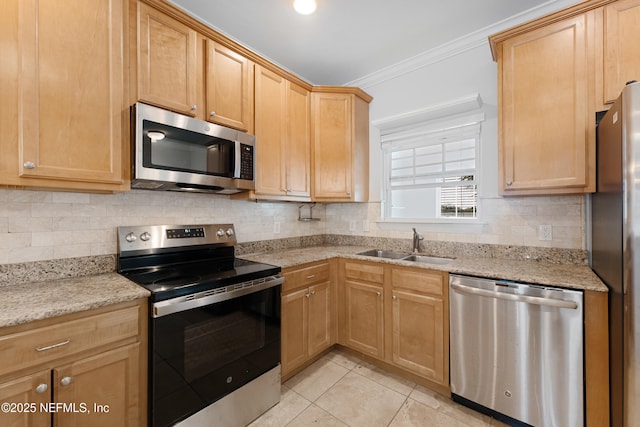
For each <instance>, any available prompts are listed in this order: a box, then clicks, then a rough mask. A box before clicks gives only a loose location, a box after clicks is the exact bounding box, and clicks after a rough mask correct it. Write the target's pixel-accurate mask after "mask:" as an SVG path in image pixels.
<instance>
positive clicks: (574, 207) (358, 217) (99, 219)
mask: <svg viewBox="0 0 640 427" xmlns="http://www.w3.org/2000/svg"><path fill="white" fill-rule="evenodd" d="M299 205H300V204H298V203H269V202H251V201H247V200H237V199H231V198H230V197H228V196H211V195H204V194H187V193H171V192H157V191H146V190H133V191H130V192H126V193H119V194H86V193H67V192H51V191H30V190H13V189H0V264H13V263H23V262H31V261H43V260H50V259H61V258H76V257H84V256H100V255H111V254H115V253H116V251H117V241H116V228H117V227H118V226H120V225H144V224H194V223H227V222H229V223H233V224H235V226H236V231H237V238H238V241H239V242H240V243H245V242H247V243H248V244H249V243H250V242H256V241H264V240H279V239H287V238H304V237H305V236H319V235H323V234H330V235H352V236H357V235H360V236H365V237H383V238H400V239H404V238H409V237H410V230H411V225H407V224H400V225H399V224H394V225H393V226H392V227H389V226H388V225H386V224H384V223H380V222H379V213H380V204H379V203H357V204H356V203H354V204H351V203H342V204H326V205H321V204H318V205H317V206H316V207H315V208H314V209H313V216H314V217H316V218H320V221H310V222H304V221H298V215H299V210H298V207H299ZM583 205H584V198H583V197H582V196H561V197H529V198H526V197H522V198H492V199H483V200H481V207H482V212H483V215H482V218H481V221H480V223H479V224H477V225H475V226H474V227H473V230H472V231H465V230H462V231H461V230H456V229H455V228H453V229H452V228H451V227H439V226H437V225H430V226H424V227H421V226H418V228H419V229H420V231H421V232H423V234H424V236H425V239H426V240H429V241H451V242H469V243H480V244H498V245H520V246H539V247H557V248H566V249H584V207H583ZM307 214H308V209H306V210H305V209H303V215H307ZM542 224H548V225H551V226H552V228H553V239H552V240H549V241H541V240H539V239H538V227H539V225H542ZM309 240H310V241H313V238H310V239H309Z"/></svg>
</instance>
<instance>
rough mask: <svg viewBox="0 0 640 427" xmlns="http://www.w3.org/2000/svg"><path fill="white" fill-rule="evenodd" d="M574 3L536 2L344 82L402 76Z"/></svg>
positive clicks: (372, 82)
mask: <svg viewBox="0 0 640 427" xmlns="http://www.w3.org/2000/svg"><path fill="white" fill-rule="evenodd" d="M575 3H576V0H550V1H547V2H545V3H543V4H541V5H539V6H536V7H534V8H531V9H529V10H526V11H524V12H522V13H519V14H517V15H514V16H512V17H510V18H508V19H504V20H502V21H499V22H496V23H495V24H492V25H489V26H487V27H484V28H481V29H480V30H477V31H474V32H472V33H469V34H467V35H465V36H462V37H460V38H457V39H455V40H452V41H451V42H448V43H445V44H442V45H440V46H438V47H435V48H433V49H430V50H427V51H425V52H423V53H420V54H418V55H416V56H413V57H411V58H408V59H406V60H404V61H400V62H398V63H396V64H394V65H391V66H389V67H385V68H383V69H381V70H379V71H376V72H374V73H371V74H368V75H366V76H364V77H361V78H359V79H356V80H353V81H351V82H348V83H345V86H356V87H360V88H362V89H367V88H370V87H372V86H376V85H379V84H381V83H384V82H386V81H388V80H392V79H395V78H398V77H401V76H403V75H405V74H408V73H411V72H413V71H416V70H418V69H420V68H423V67H427V66H429V65H432V64H436V63H438V62H442V61H444V60H446V59H449V58H452V57H454V56H457V55H460V54H462V53H465V52H468V51H470V50H473V49H477V48H480V47H483V46H487V49H488V48H489V41H488V40H489V36H490V35H492V34H495V33H498V32H501V31H504V30H506V29H508V28H511V27H514V26H516V25H520V24H522V23H524V22H527V21H531V20H533V19H537V18H540V17H541V16H544V15H546V14H549V13H553V12H556V11H558V10H559V9H562V8H564V7H568V6H571V5H573V4H575Z"/></svg>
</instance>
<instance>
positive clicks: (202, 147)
mask: <svg viewBox="0 0 640 427" xmlns="http://www.w3.org/2000/svg"><path fill="white" fill-rule="evenodd" d="M131 121H132V123H131V130H132V134H133V135H132V138H131V141H132V144H131V145H132V162H131V165H132V171H131V187H132V188H143V189H148V190H171V191H193V192H210V193H218V194H233V193H238V192H241V191H246V190H253V189H254V188H255V181H254V167H255V136H253V135H249V134H246V133H244V132H240V131H237V130H234V129H231V128H226V127H224V126H219V125H216V124H213V123H209V122H205V121H202V120H197V119H194V118H192V117H187V116H184V115H182V114H177V113H174V112H171V111H167V110H164V109H162V108H157V107H152V106H150V105H146V104H142V103H139V102H138V103H136V104H134V105H133V106H132V107H131Z"/></svg>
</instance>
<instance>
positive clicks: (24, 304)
mask: <svg viewBox="0 0 640 427" xmlns="http://www.w3.org/2000/svg"><path fill="white" fill-rule="evenodd" d="M149 295H150V293H149V291H147V290H146V289H144V288H143V287H141V286H138V285H136V284H135V283H133V282H132V281H130V280H128V279H126V278H124V277H123V276H121V275H119V274H117V273H105V274H97V275H92V276H81V277H73V278H68V279H58V280H48V281H42V282H33V283H21V284H16V285H10V286H2V287H0V301H1V302H0V308H1V309H0V327H5V326H13V325H18V324H22V323H27V322H31V321H34V320H41V319H46V318H49V317H55V316H61V315H63V314H69V313H74V312H77V311H84V310H90V309H93V308H98V307H103V306H107V305H111V304H117V303H120V302H125V301H132V300H135V299H138V298H147V297H149Z"/></svg>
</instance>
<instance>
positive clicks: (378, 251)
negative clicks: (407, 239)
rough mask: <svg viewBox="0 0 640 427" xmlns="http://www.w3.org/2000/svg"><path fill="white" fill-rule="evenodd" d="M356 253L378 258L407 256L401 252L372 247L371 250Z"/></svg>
mask: <svg viewBox="0 0 640 427" xmlns="http://www.w3.org/2000/svg"><path fill="white" fill-rule="evenodd" d="M356 255H364V256H372V257H376V258H388V259H402V258H405V257H406V256H407V254H403V253H401V252H393V251H385V250H381V249H371V250H370V251H364V252H360V253H358V254H356Z"/></svg>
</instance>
